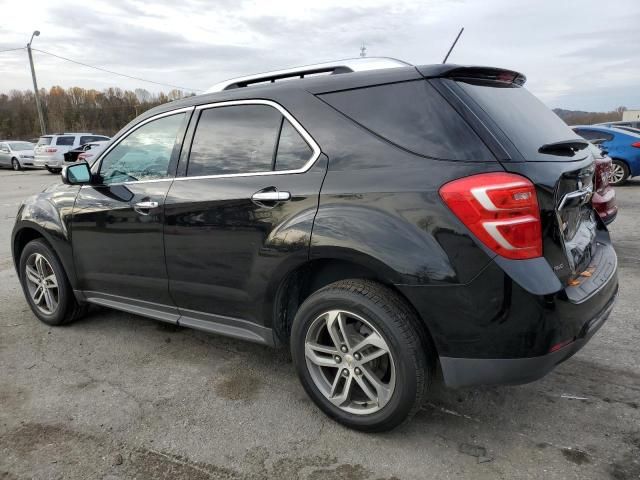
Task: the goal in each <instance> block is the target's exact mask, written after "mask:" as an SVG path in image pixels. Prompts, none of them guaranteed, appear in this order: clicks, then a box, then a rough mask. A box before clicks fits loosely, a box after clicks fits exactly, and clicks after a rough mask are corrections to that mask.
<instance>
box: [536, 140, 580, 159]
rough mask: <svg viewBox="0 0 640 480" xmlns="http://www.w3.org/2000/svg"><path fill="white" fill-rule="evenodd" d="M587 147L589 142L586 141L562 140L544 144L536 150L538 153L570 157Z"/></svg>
mask: <svg viewBox="0 0 640 480" xmlns="http://www.w3.org/2000/svg"><path fill="white" fill-rule="evenodd" d="M588 145H589V142H587V141H586V140H562V141H560V142H554V143H546V144H544V145H542V146H541V147H540V148H539V149H538V153H548V154H551V155H564V156H568V157H571V156H572V155H573V154H574V153H576V152H577V151H579V150H583V149H585V148H587V146H588Z"/></svg>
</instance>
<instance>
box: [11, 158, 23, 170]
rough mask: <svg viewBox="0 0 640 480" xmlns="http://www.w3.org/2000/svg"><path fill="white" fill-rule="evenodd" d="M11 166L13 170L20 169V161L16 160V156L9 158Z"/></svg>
mask: <svg viewBox="0 0 640 480" xmlns="http://www.w3.org/2000/svg"><path fill="white" fill-rule="evenodd" d="M11 168H13V170H14V171H16V172H19V171H20V170H22V166H21V165H20V162H19V161H18V159H17V158H12V159H11Z"/></svg>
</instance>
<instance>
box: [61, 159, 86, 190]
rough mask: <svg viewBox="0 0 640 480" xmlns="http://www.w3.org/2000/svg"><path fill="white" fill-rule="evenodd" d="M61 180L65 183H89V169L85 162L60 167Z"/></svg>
mask: <svg viewBox="0 0 640 480" xmlns="http://www.w3.org/2000/svg"><path fill="white" fill-rule="evenodd" d="M61 175H62V182H63V183H66V184H67V185H86V184H88V183H91V170H90V169H89V165H88V164H87V163H85V162H82V163H75V164H73V165H66V166H64V167H62V173H61Z"/></svg>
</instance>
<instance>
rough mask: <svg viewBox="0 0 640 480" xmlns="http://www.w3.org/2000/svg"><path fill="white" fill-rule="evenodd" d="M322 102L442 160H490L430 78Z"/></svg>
mask: <svg viewBox="0 0 640 480" xmlns="http://www.w3.org/2000/svg"><path fill="white" fill-rule="evenodd" d="M320 98H322V99H323V100H324V101H325V102H327V103H328V104H329V105H331V106H332V107H334V108H335V109H336V110H338V111H340V112H342V113H343V114H344V115H346V116H347V117H349V118H351V119H352V120H354V121H355V122H357V123H358V124H360V125H362V126H363V127H365V128H367V129H368V130H370V131H372V132H373V133H375V134H376V135H378V136H380V137H382V138H384V139H386V140H387V141H389V142H391V143H393V144H395V145H397V146H399V147H401V148H403V149H405V150H409V151H411V152H413V153H416V154H418V155H423V156H426V157H431V158H437V159H444V160H493V156H492V155H491V153H490V152H489V150H488V148H487V147H486V146H485V144H484V143H483V142H482V141H481V140H480V138H479V137H478V136H477V135H476V133H475V132H474V131H473V130H472V129H471V127H469V125H468V124H467V123H466V122H465V120H464V119H463V118H462V117H461V116H460V115H459V114H458V113H457V112H456V111H455V110H454V109H453V108H452V107H451V105H449V103H448V102H447V101H446V100H445V99H444V98H443V97H442V96H441V95H440V94H439V93H438V92H437V91H436V90H435V88H433V87H432V86H431V85H430V84H429V82H427V81H424V80H417V81H411V82H403V83H393V84H388V85H379V86H375V87H366V88H358V89H355V90H345V91H341V92H334V93H328V94H324V95H321V97H320Z"/></svg>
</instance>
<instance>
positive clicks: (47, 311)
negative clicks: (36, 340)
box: [19, 239, 86, 325]
mask: <svg viewBox="0 0 640 480" xmlns="http://www.w3.org/2000/svg"><path fill="white" fill-rule="evenodd" d="M40 257H42V258H44V260H45V262H44V263H39V262H40V260H39V258H40ZM36 263H39V265H40V266H41V267H42V268H40V267H39V266H38V265H36ZM27 265H29V266H30V269H31V274H29V273H28V271H27ZM19 268H20V270H19V271H20V283H21V284H22V290H23V292H24V295H25V297H26V299H27V303H29V306H30V307H31V310H32V311H33V313H34V315H35V316H36V317H38V319H39V320H40V321H42V322H44V323H46V324H47V325H63V324H65V323H69V322H72V321H74V320H76V319H78V318H80V317H81V316H82V315H83V314H84V313H85V311H86V307H85V306H84V305H80V304H78V302H77V301H76V298H75V296H74V295H73V290H72V289H71V285H70V284H69V280H68V279H67V275H66V273H65V271H64V268H63V267H62V264H61V263H60V260H58V257H57V256H56V254H55V252H54V251H53V250H52V248H51V247H50V246H49V244H48V243H47V242H46V241H44V240H43V239H36V240H32V241H31V242H29V243H28V244H27V245H26V246H25V247H24V249H23V250H22V254H21V255H20V262H19ZM34 273H35V274H37V275H38V277H39V278H40V280H41V281H42V278H43V277H46V278H47V279H48V280H47V281H46V282H44V283H45V284H47V285H48V286H50V287H51V285H52V284H53V283H54V282H53V281H52V280H51V276H52V275H53V276H54V277H55V278H54V279H55V283H56V284H57V288H54V287H51V288H50V289H49V288H48V289H47V290H48V292H49V295H50V297H49V300H51V303H50V302H49V301H48V300H47V295H45V294H44V293H43V294H42V295H41V296H40V299H39V302H36V300H37V299H38V291H39V289H40V290H42V287H38V286H37V284H36V283H35V282H34V281H33V280H34V276H33V274H34ZM54 303H55V308H54V307H53V304H54Z"/></svg>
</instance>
